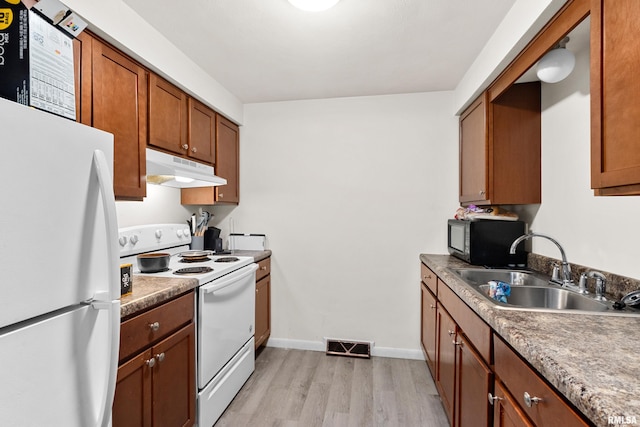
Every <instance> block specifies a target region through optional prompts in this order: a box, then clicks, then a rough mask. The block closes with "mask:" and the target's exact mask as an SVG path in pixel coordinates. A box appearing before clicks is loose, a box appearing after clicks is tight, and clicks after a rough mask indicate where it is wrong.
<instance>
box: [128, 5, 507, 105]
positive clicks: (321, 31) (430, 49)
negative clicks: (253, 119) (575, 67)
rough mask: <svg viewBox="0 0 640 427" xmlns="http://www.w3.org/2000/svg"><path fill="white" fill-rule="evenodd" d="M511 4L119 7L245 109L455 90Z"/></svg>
mask: <svg viewBox="0 0 640 427" xmlns="http://www.w3.org/2000/svg"><path fill="white" fill-rule="evenodd" d="M515 1H516V0H341V1H340V2H339V3H338V4H337V5H336V6H335V7H334V8H332V9H329V10H328V11H325V12H318V13H311V12H303V11H300V10H298V9H295V8H294V7H293V6H291V5H290V4H289V2H288V1H287V0H191V1H189V2H188V3H187V2H184V3H183V2H176V0H153V1H151V0H125V2H126V3H127V4H128V5H129V6H130V7H131V8H132V9H134V10H135V11H136V12H137V13H138V14H139V15H141V16H142V17H143V18H144V19H145V20H146V21H148V22H149V23H150V24H151V25H152V26H154V27H155V28H156V29H157V30H158V31H160V32H161V33H162V34H163V35H164V36H165V37H166V38H167V39H169V40H170V41H171V42H172V43H174V44H175V45H176V46H177V47H178V48H179V49H180V50H181V51H183V52H184V53H185V54H186V55H187V56H189V57H190V58H191V59H192V60H193V61H194V62H196V63H197V64H198V65H200V66H201V67H202V68H203V69H204V70H205V71H206V72H208V73H209V74H210V75H211V76H212V77H213V78H214V79H215V80H217V81H218V82H219V83H220V84H222V85H223V86H224V87H225V88H227V90H229V91H230V92H231V93H233V94H234V95H235V96H236V97H238V98H239V99H240V101H242V102H243V103H253V102H268V101H284V100H294V99H317V98H333V97H344V96H366V95H383V94H397V93H412V92H427V91H441V90H453V89H455V87H456V85H457V84H458V82H459V81H460V79H461V78H462V76H463V75H464V73H465V72H466V71H467V69H468V68H469V66H470V65H471V64H472V62H473V61H474V59H475V58H476V56H477V55H478V53H479V52H480V50H481V49H482V47H483V46H484V45H485V43H486V42H487V40H488V39H489V38H490V37H491V35H492V33H493V32H494V30H495V29H496V27H497V26H498V24H499V23H500V21H501V20H502V19H503V18H504V16H505V15H506V14H507V12H508V11H509V9H510V8H511V6H513V4H514V3H515Z"/></svg>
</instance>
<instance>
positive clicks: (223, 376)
mask: <svg viewBox="0 0 640 427" xmlns="http://www.w3.org/2000/svg"><path fill="white" fill-rule="evenodd" d="M118 241H119V245H120V257H121V262H122V263H131V264H132V265H133V273H134V275H135V274H138V275H144V276H147V277H163V278H178V277H193V278H196V279H198V282H199V287H198V288H197V290H196V292H197V303H196V312H197V315H196V330H197V340H196V346H197V349H196V354H197V360H196V366H197V386H198V391H197V392H198V399H197V419H198V425H200V426H211V425H213V424H215V422H216V421H217V420H218V418H219V417H220V415H222V413H223V412H224V410H225V409H226V407H227V406H228V405H229V403H231V401H232V400H233V398H234V397H235V395H236V394H237V393H238V391H239V390H240V388H241V387H242V385H243V384H244V383H245V382H246V380H247V379H248V378H249V376H250V375H251V373H252V372H253V371H254V366H255V365H254V360H255V350H254V326H255V325H254V323H255V320H254V319H255V280H256V279H255V277H256V270H257V269H258V265H257V264H256V263H254V260H253V258H252V257H247V256H235V255H234V254H233V253H231V254H212V255H208V256H206V259H203V260H198V261H196V262H193V261H190V262H185V260H184V259H183V257H181V256H180V254H182V253H188V252H189V250H190V248H189V244H190V242H191V233H190V231H189V228H188V227H187V226H186V225H181V224H153V225H144V226H136V227H127V228H121V229H120V230H119V232H118ZM150 252H163V253H169V254H170V255H171V258H170V261H169V267H168V269H167V270H166V271H159V272H155V273H140V270H139V268H138V265H137V260H136V256H137V255H139V254H142V253H150ZM184 270H186V271H187V274H181V273H184V272H185V271H184ZM194 270H196V271H198V270H206V271H205V272H196V273H194V272H193V271H194ZM134 281H135V280H134Z"/></svg>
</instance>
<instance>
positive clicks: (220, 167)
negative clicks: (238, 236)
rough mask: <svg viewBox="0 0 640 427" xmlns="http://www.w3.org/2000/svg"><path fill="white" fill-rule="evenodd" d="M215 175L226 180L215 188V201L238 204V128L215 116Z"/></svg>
mask: <svg viewBox="0 0 640 427" xmlns="http://www.w3.org/2000/svg"><path fill="white" fill-rule="evenodd" d="M216 117H217V119H216V135H217V138H216V159H217V163H216V169H215V170H216V175H218V176H221V177H223V178H226V180H227V185H222V186H220V187H216V196H217V197H216V201H217V202H226V203H236V204H237V203H239V202H240V191H239V177H238V175H239V171H240V167H239V159H240V157H239V156H240V153H239V150H240V130H239V128H238V126H237V125H236V124H235V123H233V122H231V121H229V120H227V119H225V118H224V117H222V116H220V115H217V116H216Z"/></svg>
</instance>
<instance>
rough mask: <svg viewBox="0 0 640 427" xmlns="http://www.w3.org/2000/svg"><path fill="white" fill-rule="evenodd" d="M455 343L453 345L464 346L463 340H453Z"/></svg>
mask: <svg viewBox="0 0 640 427" xmlns="http://www.w3.org/2000/svg"><path fill="white" fill-rule="evenodd" d="M451 342H452V343H453V345H457V346H460V347H462V341H451Z"/></svg>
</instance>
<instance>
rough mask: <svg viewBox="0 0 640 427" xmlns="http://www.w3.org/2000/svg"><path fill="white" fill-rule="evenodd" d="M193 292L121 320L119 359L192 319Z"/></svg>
mask: <svg viewBox="0 0 640 427" xmlns="http://www.w3.org/2000/svg"><path fill="white" fill-rule="evenodd" d="M193 305H194V300H193V292H189V293H188V294H186V295H184V296H181V297H178V298H176V299H175V300H173V301H170V302H167V303H166V304H163V305H161V306H159V307H156V308H154V309H152V310H149V311H147V312H145V313H142V314H140V315H138V316H136V317H134V318H132V319H129V320H126V321H124V322H122V324H121V326H120V358H119V359H120V360H123V359H126V358H127V357H129V356H131V355H132V354H133V353H135V352H138V351H139V350H141V349H143V348H144V347H146V346H148V345H150V344H152V343H154V342H156V341H158V340H160V339H162V338H164V337H166V336H168V335H169V334H170V333H171V332H173V331H175V330H176V329H178V328H179V327H181V326H182V325H185V324H187V323H189V322H191V321H192V320H193Z"/></svg>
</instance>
